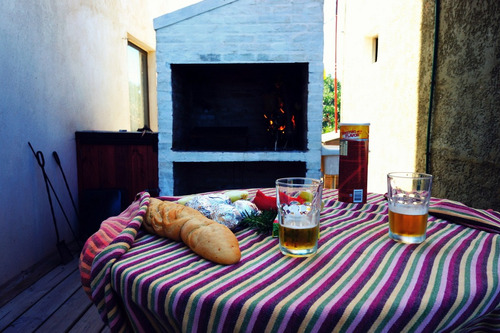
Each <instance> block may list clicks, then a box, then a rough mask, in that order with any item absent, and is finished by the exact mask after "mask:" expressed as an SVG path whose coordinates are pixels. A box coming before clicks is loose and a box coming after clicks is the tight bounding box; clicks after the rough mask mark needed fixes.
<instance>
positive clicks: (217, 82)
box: [154, 0, 323, 195]
mask: <svg viewBox="0 0 500 333" xmlns="http://www.w3.org/2000/svg"><path fill="white" fill-rule="evenodd" d="M154 25H155V30H156V60H157V71H158V85H157V87H158V94H157V96H158V132H159V135H158V141H159V142H158V162H159V164H158V166H159V186H160V191H161V195H184V194H191V193H199V192H205V191H212V190H224V189H233V188H252V187H253V188H255V187H274V181H275V179H276V178H280V177H291V176H307V177H314V178H320V177H321V172H320V168H321V127H322V102H323V0H303V1H299V2H295V1H289V0H262V1H247V0H204V1H201V2H199V3H197V4H194V5H192V6H188V7H186V8H183V9H180V10H178V11H175V12H172V13H168V14H165V15H163V16H161V17H159V18H157V19H155V21H154Z"/></svg>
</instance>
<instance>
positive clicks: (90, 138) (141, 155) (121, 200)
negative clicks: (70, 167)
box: [75, 131, 159, 233]
mask: <svg viewBox="0 0 500 333" xmlns="http://www.w3.org/2000/svg"><path fill="white" fill-rule="evenodd" d="M75 139H76V149H77V167H78V194H79V207H80V219H81V220H82V221H81V224H82V227H83V229H84V230H85V231H86V233H89V232H92V231H93V230H94V229H96V226H95V225H94V224H96V223H97V226H98V224H99V223H100V222H101V220H103V219H105V218H107V217H109V216H113V215H115V214H116V212H117V211H118V213H119V212H121V211H122V210H123V209H125V208H126V207H128V205H130V203H131V202H132V201H133V200H134V198H135V196H136V194H137V193H139V192H141V191H145V190H146V191H148V192H150V193H151V195H152V196H158V194H159V189H158V134H157V133H144V135H143V133H140V132H96V131H84V132H76V133H75ZM117 201H118V202H117Z"/></svg>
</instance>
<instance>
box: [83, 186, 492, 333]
mask: <svg viewBox="0 0 500 333" xmlns="http://www.w3.org/2000/svg"><path fill="white" fill-rule="evenodd" d="M263 191H264V193H266V194H271V195H274V190H273V189H264V190H263ZM249 192H250V194H251V195H250V196H252V195H253V194H254V193H255V190H249ZM323 198H324V201H325V207H324V210H323V212H322V215H321V223H320V230H321V237H320V240H319V250H318V253H317V254H316V255H314V256H312V257H309V258H291V257H286V256H283V255H282V254H281V253H280V251H279V249H278V239H277V238H272V237H269V236H263V235H259V234H257V233H255V232H254V231H252V230H249V229H243V230H240V231H237V232H236V236H237V238H238V240H239V243H240V248H241V251H242V258H241V261H240V262H239V263H238V264H236V265H231V266H222V265H216V264H213V263H211V262H209V261H207V260H204V259H202V258H200V257H199V256H197V255H196V254H194V253H193V252H191V251H190V250H189V249H188V248H187V247H186V246H184V244H182V243H178V242H174V241H170V240H168V239H164V238H161V237H157V236H155V235H151V234H148V233H147V232H145V231H144V230H143V229H142V228H140V226H141V223H142V217H143V216H144V213H145V210H146V208H147V204H148V203H149V194H147V193H142V194H140V196H139V197H138V200H137V201H136V202H134V203H133V204H132V205H131V206H130V207H129V209H128V210H126V211H125V212H124V213H122V214H121V215H120V216H118V217H113V218H110V219H108V220H107V221H105V222H103V224H102V226H101V229H100V230H99V232H97V233H96V234H95V235H93V236H92V237H91V238H90V239H89V240H88V241H87V243H86V244H85V247H84V250H83V251H82V255H81V265H80V267H81V273H82V283H83V285H84V288H85V289H86V291H87V292H88V293H89V296H90V297H91V298H92V300H93V301H94V303H95V304H96V306H97V308H98V310H99V312H100V314H101V317H102V318H103V320H104V321H105V322H106V323H108V325H109V326H110V328H111V330H112V331H120V330H122V331H123V330H125V331H127V330H134V331H142V332H159V331H167V332H169V331H172V332H180V331H182V332H233V331H245V332H336V331H342V332H343V331H346V332H349V331H350V332H369V331H373V332H413V331H415V332H419V331H422V332H447V331H477V330H479V331H495V330H497V331H499V330H500V281H499V278H500V265H499V264H500V235H499V234H498V233H497V232H498V230H500V214H499V213H497V212H492V211H484V210H477V209H472V208H469V207H466V206H464V205H462V204H460V203H457V202H453V201H448V200H438V199H432V203H431V207H432V211H433V212H434V213H436V214H439V216H440V217H441V218H437V217H435V216H431V217H430V219H429V227H428V232H427V240H426V241H425V242H424V243H422V244H419V245H405V244H400V243H397V242H394V241H392V240H391V239H389V237H388V222H387V221H388V216H387V205H386V202H385V200H384V197H383V196H382V195H377V194H369V196H368V203H367V204H365V205H361V204H347V203H343V202H338V201H336V199H337V192H336V191H335V190H325V192H324V195H323ZM163 199H166V200H171V199H173V198H167V197H163ZM443 217H450V221H451V220H453V222H450V221H449V220H444V219H442V218H443Z"/></svg>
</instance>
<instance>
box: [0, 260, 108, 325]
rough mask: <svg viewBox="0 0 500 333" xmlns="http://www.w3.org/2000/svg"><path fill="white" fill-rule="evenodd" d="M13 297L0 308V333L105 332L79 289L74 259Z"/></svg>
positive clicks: (88, 301) (78, 277)
mask: <svg viewBox="0 0 500 333" xmlns="http://www.w3.org/2000/svg"><path fill="white" fill-rule="evenodd" d="M16 295H17V296H15V297H14V298H12V299H11V300H10V301H8V302H6V303H5V305H3V306H2V307H0V332H35V331H38V332H75V333H78V332H84V333H94V332H95V333H97V332H109V329H108V328H107V327H106V325H105V324H104V323H103V321H102V320H101V318H100V316H99V314H98V312H97V308H96V307H95V306H94V305H93V304H92V302H91V300H90V299H89V298H88V297H87V294H86V293H85V292H84V290H83V288H82V285H81V280H80V272H79V270H78V259H77V258H75V259H73V261H71V262H70V263H68V264H66V265H59V266H57V267H55V268H54V269H53V270H51V271H49V272H48V273H47V274H45V275H44V276H42V277H41V278H40V279H38V280H37V281H36V282H34V283H33V284H32V285H31V286H29V287H27V288H25V289H24V290H22V291H19V292H16Z"/></svg>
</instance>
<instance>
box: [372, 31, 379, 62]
mask: <svg viewBox="0 0 500 333" xmlns="http://www.w3.org/2000/svg"><path fill="white" fill-rule="evenodd" d="M377 60H378V36H375V37H373V39H372V62H377Z"/></svg>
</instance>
